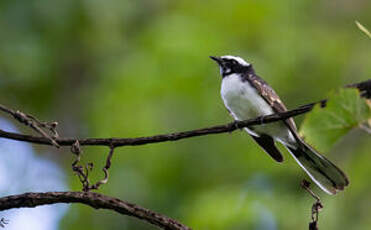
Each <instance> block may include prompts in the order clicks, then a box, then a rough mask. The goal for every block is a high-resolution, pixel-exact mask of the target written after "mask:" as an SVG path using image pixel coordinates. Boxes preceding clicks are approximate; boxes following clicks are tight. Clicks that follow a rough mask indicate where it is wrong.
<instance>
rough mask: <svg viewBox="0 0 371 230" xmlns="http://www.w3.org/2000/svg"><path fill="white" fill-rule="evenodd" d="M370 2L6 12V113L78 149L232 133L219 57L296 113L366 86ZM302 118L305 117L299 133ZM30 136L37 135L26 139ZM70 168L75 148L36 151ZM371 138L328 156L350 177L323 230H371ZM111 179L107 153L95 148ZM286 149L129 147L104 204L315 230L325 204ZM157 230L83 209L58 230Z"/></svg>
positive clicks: (121, 153) (20, 4)
mask: <svg viewBox="0 0 371 230" xmlns="http://www.w3.org/2000/svg"><path fill="white" fill-rule="evenodd" d="M370 11H371V1H367V0H353V1H347V0H338V1H319V0H314V1H295V0H282V1H277V0H235V1H222V0H205V1H189V0H179V1H171V0H157V1H152V0H126V1H125V0H124V1H118V0H106V1H103V0H80V1H76V0H63V1H55V0H1V1H0V98H1V101H0V103H1V104H5V105H8V106H9V107H11V108H14V109H20V110H22V111H24V112H28V113H31V114H33V115H36V116H37V117H38V118H40V119H42V120H56V121H58V122H59V124H60V125H59V127H58V128H59V131H60V134H61V135H62V136H65V137H75V136H78V137H136V136H149V135H154V134H160V133H167V132H174V131H182V130H190V129H194V128H200V127H206V126H211V125H215V124H222V123H226V122H230V121H231V120H232V119H231V117H229V115H228V113H227V111H226V109H225V108H224V105H223V104H222V100H221V99H220V95H219V90H220V81H221V78H220V76H219V70H218V68H217V66H216V65H215V63H213V62H212V61H211V60H210V59H209V58H208V56H209V55H225V54H232V55H238V56H241V57H243V58H245V59H246V60H248V61H249V62H251V63H253V64H254V66H255V69H256V71H257V73H258V74H259V75H260V76H262V77H263V78H264V79H265V80H266V81H268V82H269V83H270V84H271V85H272V86H273V87H274V88H275V89H276V91H277V92H278V93H279V94H280V96H281V98H282V99H283V100H284V101H285V102H286V105H287V107H289V108H294V107H296V106H298V105H301V104H305V103H309V102H312V101H317V100H319V99H322V98H325V97H326V95H327V93H328V92H329V91H331V90H334V89H337V88H339V87H342V86H343V85H345V84H348V83H354V82H358V81H362V80H366V79H368V78H369V77H370V70H371V65H370V61H371V40H370V39H369V38H367V37H366V36H365V35H364V34H363V33H362V32H360V31H359V30H358V28H357V27H356V26H355V24H354V21H355V20H359V21H360V22H361V23H362V24H363V25H364V26H366V27H368V28H371V14H370ZM302 119H303V117H297V118H296V121H297V122H298V125H299V126H300V123H301V121H302ZM19 128H21V130H22V131H24V132H26V131H28V130H27V129H25V128H23V127H21V126H20V127H19ZM34 148H35V150H36V151H38V152H39V153H40V154H41V155H42V156H44V157H45V158H49V159H53V160H54V161H55V162H57V163H58V164H59V165H61V166H62V167H63V168H64V169H65V174H66V178H67V183H68V184H69V187H70V189H71V190H79V189H80V187H81V185H80V184H79V182H78V179H77V178H76V177H75V176H74V175H73V173H72V170H71V162H72V161H73V156H72V154H70V152H69V149H68V148H62V149H61V150H54V149H53V148H52V147H43V146H34ZM370 148H371V142H370V137H369V136H367V134H365V133H364V132H362V131H360V130H353V131H352V132H351V133H350V134H349V135H347V136H346V137H345V138H343V139H342V140H341V141H339V142H338V143H337V144H336V145H335V147H334V148H333V149H332V150H331V151H330V152H328V153H325V154H326V156H328V157H329V158H330V159H331V160H333V161H334V162H335V163H336V164H337V165H339V166H340V167H341V168H342V169H343V170H344V171H345V172H346V173H347V174H348V176H349V178H350V182H351V184H350V186H349V187H348V188H347V189H346V190H345V192H342V193H340V194H338V195H336V196H329V195H327V194H325V193H323V192H322V191H319V190H318V189H317V188H315V189H314V190H315V191H317V192H318V193H319V194H320V196H321V198H322V199H323V203H324V206H325V208H324V210H323V211H322V212H321V215H320V229H353V230H358V229H359V230H360V229H369V226H370V225H371V218H370V216H369V213H371V193H370V191H371V184H370V183H369V181H370V180H369V175H370V172H371V170H370V161H371V155H370ZM83 150H84V160H85V161H93V162H94V164H95V171H94V173H93V175H92V179H99V178H100V177H101V176H102V175H101V171H100V167H102V166H103V164H104V161H105V156H106V154H107V153H108V149H107V148H102V147H84V148H83ZM284 151H285V158H286V161H285V162H284V163H283V164H277V163H275V162H273V160H271V159H270V158H269V156H268V155H266V154H265V153H263V151H262V150H261V149H259V147H258V146H257V145H256V144H255V143H253V141H252V140H251V138H249V137H248V135H246V133H244V132H239V131H237V132H234V133H231V134H220V135H212V136H205V137H198V138H192V139H186V140H183V141H178V142H173V143H171V142H167V143H160V144H154V145H144V146H137V147H124V148H117V149H116V151H115V155H114V158H113V165H112V167H111V170H110V175H111V177H110V180H109V183H108V184H107V185H104V186H103V187H102V188H101V189H100V190H99V192H102V193H104V194H107V195H110V196H116V197H118V198H120V199H123V200H127V201H130V202H133V203H137V204H139V205H142V206H144V207H147V208H149V209H152V210H155V211H158V212H160V213H163V214H165V215H168V216H170V217H173V218H175V219H178V220H180V222H182V223H184V224H186V225H189V226H191V227H192V228H194V229H203V230H219V229H235V230H238V229H306V228H307V225H308V223H309V220H310V208H311V205H312V202H313V200H312V198H311V197H310V196H309V195H308V194H307V193H306V192H305V191H303V190H302V189H301V188H300V186H299V184H300V181H301V180H302V179H303V178H304V177H305V174H304V172H303V171H302V170H301V169H300V168H299V166H298V165H297V164H296V163H295V162H294V160H293V159H292V158H291V157H290V156H289V155H288V153H287V152H286V150H284ZM83 227H84V228H86V229H92V230H95V229H97V230H98V229H138V230H144V229H155V227H153V226H151V225H149V224H146V223H143V222H140V221H138V220H136V219H132V218H130V217H126V216H121V215H118V214H116V213H113V212H110V211H102V210H98V211H97V210H93V209H91V208H89V207H85V206H82V205H72V206H70V208H69V210H68V212H67V214H66V215H65V217H64V218H63V219H62V221H61V223H60V224H59V229H81V228H83Z"/></svg>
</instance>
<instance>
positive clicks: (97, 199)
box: [0, 192, 191, 230]
mask: <svg viewBox="0 0 371 230" xmlns="http://www.w3.org/2000/svg"><path fill="white" fill-rule="evenodd" d="M57 203H80V204H85V205H88V206H90V207H93V208H95V209H108V210H112V211H115V212H117V213H120V214H123V215H128V216H133V217H136V218H139V219H142V220H145V221H146V222H148V223H150V224H153V225H155V226H157V227H159V228H161V229H165V230H191V228H189V227H187V226H185V225H183V224H181V223H179V222H178V221H176V220H174V219H171V218H169V217H167V216H164V215H162V214H159V213H156V212H153V211H151V210H148V209H146V208H143V207H141V206H139V205H136V204H132V203H129V202H127V201H122V200H120V199H117V198H114V197H109V196H105V195H102V194H99V193H94V192H46V193H24V194H20V195H11V196H6V197H2V198H0V211H4V210H8V209H13V208H33V207H36V206H40V205H47V204H57Z"/></svg>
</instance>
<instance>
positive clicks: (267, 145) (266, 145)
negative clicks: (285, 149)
mask: <svg viewBox="0 0 371 230" xmlns="http://www.w3.org/2000/svg"><path fill="white" fill-rule="evenodd" d="M250 136H251V137H252V138H253V139H254V140H255V141H256V143H258V144H259V145H260V147H262V148H263V149H264V151H265V152H266V153H268V154H269V155H270V156H271V157H272V158H273V159H274V160H275V161H277V162H282V161H283V156H282V154H281V152H280V151H279V150H278V149H277V147H276V145H275V144H274V141H273V138H272V137H270V136H268V135H264V134H262V135H260V136H259V137H257V136H253V135H250Z"/></svg>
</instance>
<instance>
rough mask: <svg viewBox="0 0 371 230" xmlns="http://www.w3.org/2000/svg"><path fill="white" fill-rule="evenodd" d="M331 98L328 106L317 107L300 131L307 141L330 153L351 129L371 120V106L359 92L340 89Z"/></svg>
mask: <svg viewBox="0 0 371 230" xmlns="http://www.w3.org/2000/svg"><path fill="white" fill-rule="evenodd" d="M328 98H329V101H328V102H327V106H326V107H325V108H320V106H319V105H316V106H315V107H314V109H313V111H311V112H310V113H308V114H307V115H306V117H305V119H304V122H303V124H302V126H301V128H300V135H301V136H302V137H304V139H305V141H306V142H307V143H309V144H310V145H312V146H313V147H315V148H316V149H318V150H319V151H321V152H327V151H329V150H330V149H331V148H332V146H333V145H334V144H335V143H336V142H337V141H339V140H340V139H341V138H342V137H343V136H344V135H345V134H347V133H348V132H349V131H350V130H351V129H353V128H355V127H358V126H359V125H361V124H362V123H364V122H367V120H368V119H370V117H371V109H370V107H369V106H368V105H367V103H366V100H365V99H363V98H361V97H360V95H359V93H358V90H356V89H341V90H340V91H338V92H336V93H335V92H332V93H330V95H329V97H328Z"/></svg>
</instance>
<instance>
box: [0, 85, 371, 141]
mask: <svg viewBox="0 0 371 230" xmlns="http://www.w3.org/2000/svg"><path fill="white" fill-rule="evenodd" d="M346 87H348V88H357V89H358V90H360V92H361V96H363V97H365V98H368V97H369V95H371V79H370V80H367V81H364V82H360V83H354V84H350V85H347V86H346ZM326 102H327V99H324V100H321V101H319V102H315V103H310V104H306V105H303V106H300V107H298V108H296V109H293V110H289V111H286V112H282V113H276V114H272V115H267V116H260V117H257V118H254V119H249V120H245V121H237V122H236V121H235V122H231V123H228V124H224V125H217V126H212V127H208V128H202V129H195V130H190V131H184V132H175V133H169V134H161V135H155V136H148V137H137V138H85V139H76V138H73V139H72V138H59V137H54V138H50V137H45V136H44V135H43V137H37V136H32V135H23V134H17V133H12V132H6V131H3V130H1V129H0V137H3V138H8V139H13V140H18V141H26V142H31V143H36V144H44V145H51V144H53V142H55V143H56V144H57V145H61V146H72V145H73V144H74V143H75V142H76V141H78V142H79V143H80V145H103V146H108V147H114V148H115V147H120V146H127V145H145V144H151V143H158V142H166V141H177V140H181V139H185V138H190V137H197V136H205V135H210V134H218V133H227V132H228V133H230V132H233V131H235V130H236V129H241V128H244V127H249V126H254V125H262V124H267V123H271V122H275V121H280V120H285V119H288V118H290V117H294V116H298V115H300V114H304V113H307V112H309V111H311V110H312V109H313V107H314V105H315V104H317V103H320V105H321V107H325V106H326ZM0 110H3V111H5V112H7V113H10V114H12V115H13V116H14V114H13V113H12V110H10V109H8V108H6V107H5V106H2V105H0ZM9 111H10V112H9ZM13 112H14V111H13ZM31 117H32V116H31ZM35 120H36V119H35ZM53 145H55V144H53ZM55 146H56V145H55Z"/></svg>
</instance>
